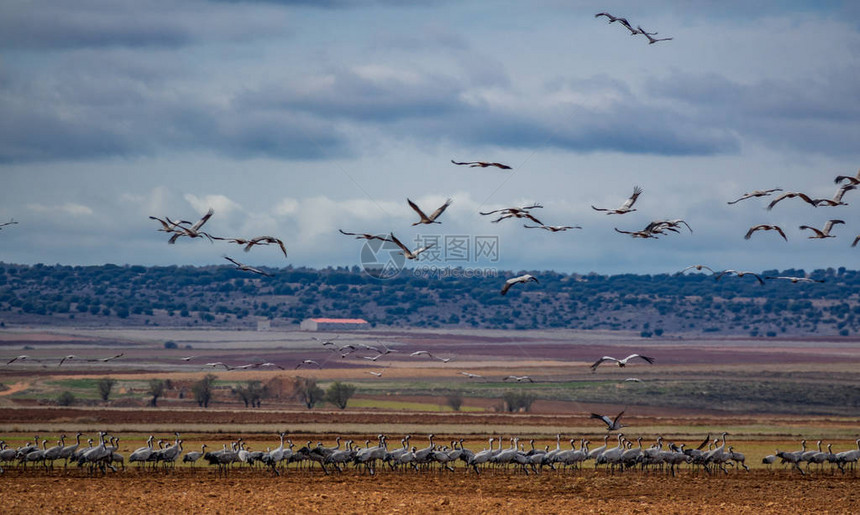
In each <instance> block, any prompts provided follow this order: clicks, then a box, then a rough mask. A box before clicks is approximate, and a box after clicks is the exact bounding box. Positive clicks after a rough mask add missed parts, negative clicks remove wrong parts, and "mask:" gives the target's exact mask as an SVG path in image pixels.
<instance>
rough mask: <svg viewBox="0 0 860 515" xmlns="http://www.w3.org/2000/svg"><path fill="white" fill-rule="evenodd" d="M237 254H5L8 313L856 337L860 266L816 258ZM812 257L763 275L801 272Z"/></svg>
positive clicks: (61, 319) (25, 319) (85, 321)
mask: <svg viewBox="0 0 860 515" xmlns="http://www.w3.org/2000/svg"><path fill="white" fill-rule="evenodd" d="M266 270H267V271H269V272H271V273H272V274H274V275H273V277H263V276H259V275H253V274H248V273H244V272H240V271H238V270H236V269H235V268H233V267H231V266H207V267H190V266H183V267H177V266H169V267H143V266H117V265H102V266H63V265H54V266H47V265H41V264H39V265H32V266H30V265H15V264H7V263H0V323H2V324H3V325H10V324H15V325H17V324H43V325H51V324H55V325H80V326H144V325H159V326H177V327H186V326H191V327H206V326H212V327H220V328H224V327H249V328H250V327H255V326H256V320H257V318H256V317H265V318H269V319H271V320H272V325H273V326H274V327H278V326H279V325H288V324H298V323H299V322H300V321H301V320H303V319H304V318H308V317H314V316H328V317H348V318H355V317H361V318H364V319H366V320H368V321H369V322H370V323H371V324H373V325H374V326H390V327H457V326H460V327H474V328H494V329H540V328H571V329H585V330H587V329H604V330H605V329H610V330H624V331H636V332H639V333H640V334H641V335H642V336H643V337H652V336H658V337H659V336H671V335H680V334H690V333H720V334H725V335H745V336H748V335H752V336H763V337H767V336H777V335H783V336H792V335H798V336H800V335H820V336H843V337H845V336H857V334H858V330H860V273H858V272H857V271H853V270H846V269H844V268H840V269H838V270H834V269H827V270H816V271H814V272H811V273H809V276H810V277H813V278H816V279H824V280H825V282H824V283H811V284H801V283H798V284H793V283H791V282H789V281H782V280H771V281H767V283H766V284H765V285H764V286H761V285H759V284H758V282H757V281H756V280H755V279H754V278H752V277H743V278H738V277H733V276H727V277H724V278H722V279H721V280H719V281H716V280H714V278H713V277H712V276H710V274H708V275H705V274H693V275H667V274H663V275H634V274H624V275H612V276H606V275H597V274H587V275H579V274H562V273H557V272H548V271H530V272H529V273H531V274H533V275H535V276H536V277H538V278H539V279H540V283H539V284H537V283H534V282H531V283H528V284H526V285H515V286H514V287H513V288H512V289H511V290H510V292H509V293H508V295H506V296H502V295H500V294H499V291H500V289H501V285H502V284H503V282H504V280H505V279H506V278H508V277H512V276H514V275H518V274H520V273H523V271H518V272H499V273H498V275H497V276H496V277H463V276H465V275H467V274H463V273H460V272H462V271H459V272H458V271H457V270H456V269H454V270H449V272H450V273H449V274H448V276H447V277H419V276H416V275H415V274H413V273H412V272H411V271H410V270H408V269H407V270H404V271H403V272H401V273H400V274H399V275H398V276H397V277H395V278H393V279H388V280H379V279H375V278H372V277H370V276H368V275H366V274H364V273H363V272H362V271H361V270H360V269H359V268H358V267H353V268H351V269H349V268H344V267H341V268H325V269H319V270H317V269H310V268H293V267H287V268H281V269H266ZM805 274H806V273H805V272H804V271H803V270H783V271H777V270H768V271H764V272H763V273H762V275H784V276H803V275H805Z"/></svg>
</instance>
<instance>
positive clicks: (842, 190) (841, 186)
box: [728, 171, 860, 247]
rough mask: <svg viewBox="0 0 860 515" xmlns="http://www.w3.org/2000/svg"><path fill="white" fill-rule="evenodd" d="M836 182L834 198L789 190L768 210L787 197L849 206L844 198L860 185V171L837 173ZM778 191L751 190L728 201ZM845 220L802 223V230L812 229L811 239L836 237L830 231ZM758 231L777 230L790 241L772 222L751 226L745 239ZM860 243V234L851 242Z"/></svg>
mask: <svg viewBox="0 0 860 515" xmlns="http://www.w3.org/2000/svg"><path fill="white" fill-rule="evenodd" d="M834 182H835V183H836V184H837V185H838V188H837V189H836V193H834V194H833V198H812V197H811V196H810V195H807V194H806V193H803V192H801V191H788V192H785V193H782V194H780V195H779V196H778V197H776V198H774V199H773V200H772V201H771V202H770V204H768V205H767V210H768V211H770V210H771V209H773V207H774V206H776V205H777V204H778V203H780V202H782V201H783V200H786V199H792V198H799V199H800V200H802V201H804V202H806V203H807V204H809V205H811V206H812V207H837V206H847V205H848V203H847V202H845V201H844V200H843V198H844V196H845V194H846V193H847V192H849V191H852V190H856V189H857V186H858V185H860V171H858V172H857V175H854V176H850V175H837V176H836V179H835V180H834ZM778 191H782V189H781V188H772V189H768V190H756V191H751V192H749V193H744V194H743V195H742V196H741V197H740V198H739V199H737V200H733V201H731V202H728V203H729V204H736V203H738V202H740V201H741V200H746V199H748V198H753V197H769V196H770V195H771V194H773V193H776V192H778ZM844 223H845V221H844V220H837V219H831V220H828V221H827V222H826V223H825V224H824V227H822V228H820V229H819V228H818V227H813V226H811V225H801V226H800V230H809V231H812V236H809V239H826V238H835V237H836V236H835V235H833V234H830V231H831V230H833V226H834V225H840V224H844ZM757 231H775V232H776V233H777V234H779V235H780V236H782V238H783V239H784V240H786V241H788V236H786V235H785V231H784V230H783V229H782V227H780V226H778V225H772V224H759V225H754V226H752V227H750V229H749V231H747V233H746V236H744V238H745V239H747V240H748V239H750V238H751V237H752V235H753V234H754V233H755V232H757ZM858 243H860V235H858V236H857V237H856V238H854V242H853V243H852V244H851V246H852V247H856V246H857V244H858Z"/></svg>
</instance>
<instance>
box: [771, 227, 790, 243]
mask: <svg viewBox="0 0 860 515" xmlns="http://www.w3.org/2000/svg"><path fill="white" fill-rule="evenodd" d="M773 230H774V231H776V232H778V233H779V235H780V236H782V239H784V240H785V241H788V238H787V237H786V236H785V233H784V232H782V229H781V228H780V227H779V226H778V225H774V226H773Z"/></svg>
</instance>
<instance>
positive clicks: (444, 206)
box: [413, 199, 453, 220]
mask: <svg viewBox="0 0 860 515" xmlns="http://www.w3.org/2000/svg"><path fill="white" fill-rule="evenodd" d="M451 202H453V201H452V200H451V199H448V200H446V201H445V203H444V204H442V205H441V206H439V208H438V209H437V210H436V211H433V214H432V215H430V217H429V218H430V220H436V217H438V216H439V215H441V214H442V213H443V212H444V211H445V210H446V209H448V206H450V205H451ZM413 207H414V205H413Z"/></svg>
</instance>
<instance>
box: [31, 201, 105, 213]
mask: <svg viewBox="0 0 860 515" xmlns="http://www.w3.org/2000/svg"><path fill="white" fill-rule="evenodd" d="M27 208H28V209H30V210H31V211H33V212H35V213H45V214H64V215H71V216H89V215H92V214H93V210H92V209H91V208H89V207H87V206H84V205H82V204H76V203H74V202H65V203H63V204H59V205H56V206H48V205H45V204H27Z"/></svg>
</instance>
